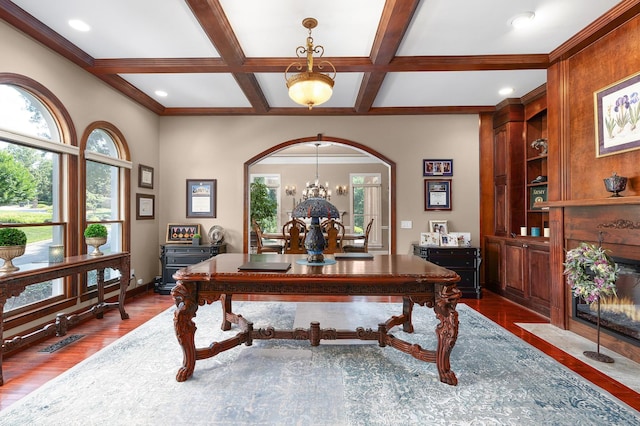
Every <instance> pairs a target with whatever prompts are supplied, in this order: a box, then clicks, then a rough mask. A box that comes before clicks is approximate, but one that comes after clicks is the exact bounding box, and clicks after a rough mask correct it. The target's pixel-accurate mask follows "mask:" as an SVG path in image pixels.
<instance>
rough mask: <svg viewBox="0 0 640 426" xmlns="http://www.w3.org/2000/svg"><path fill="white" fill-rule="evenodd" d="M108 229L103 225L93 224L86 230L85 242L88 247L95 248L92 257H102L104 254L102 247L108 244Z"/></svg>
mask: <svg viewBox="0 0 640 426" xmlns="http://www.w3.org/2000/svg"><path fill="white" fill-rule="evenodd" d="M107 235H108V233H107V227H106V226H104V225H102V224H101V223H92V224H91V225H89V226H87V228H86V229H85V230H84V240H85V241H86V243H87V245H89V246H92V247H93V252H91V253H90V255H91V256H102V255H103V254H104V253H102V252H101V251H100V248H99V247H100V246H101V245H103V244H105V243H106V242H107Z"/></svg>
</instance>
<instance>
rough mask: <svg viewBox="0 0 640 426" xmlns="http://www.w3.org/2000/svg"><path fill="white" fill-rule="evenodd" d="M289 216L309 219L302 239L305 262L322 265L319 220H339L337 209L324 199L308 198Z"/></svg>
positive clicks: (323, 243)
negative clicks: (309, 223) (307, 228)
mask: <svg viewBox="0 0 640 426" xmlns="http://www.w3.org/2000/svg"><path fill="white" fill-rule="evenodd" d="M291 216H293V217H294V218H305V217H310V218H311V226H310V227H309V230H308V231H307V236H306V237H305V239H304V248H305V249H307V262H309V263H318V264H322V263H324V256H323V254H322V251H323V250H324V247H325V239H324V235H323V233H322V229H321V228H320V218H327V219H339V218H340V212H338V209H337V208H336V207H335V206H334V205H333V204H331V203H330V202H328V201H327V200H325V199H324V198H308V199H306V200H304V201H303V202H301V203H300V204H298V205H297V206H296V208H295V209H293V212H292V213H291Z"/></svg>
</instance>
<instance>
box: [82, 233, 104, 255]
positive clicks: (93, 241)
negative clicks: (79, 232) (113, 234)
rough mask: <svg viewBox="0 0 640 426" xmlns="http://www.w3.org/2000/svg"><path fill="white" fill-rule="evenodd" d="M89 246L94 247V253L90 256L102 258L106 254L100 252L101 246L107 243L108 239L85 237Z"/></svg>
mask: <svg viewBox="0 0 640 426" xmlns="http://www.w3.org/2000/svg"><path fill="white" fill-rule="evenodd" d="M84 240H85V241H86V243H87V245H88V246H91V247H93V251H92V252H91V253H89V256H102V255H103V254H104V253H103V252H101V251H100V246H101V245H103V244H104V243H106V242H107V238H106V237H85V239H84Z"/></svg>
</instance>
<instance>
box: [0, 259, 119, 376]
mask: <svg viewBox="0 0 640 426" xmlns="http://www.w3.org/2000/svg"><path fill="white" fill-rule="evenodd" d="M129 262H130V259H129V253H114V254H106V255H104V256H89V255H82V256H72V257H67V258H64V259H63V261H62V262H61V263H47V264H41V265H42V266H39V265H40V264H33V265H31V267H30V266H29V265H27V266H20V268H21V269H20V270H19V271H16V272H12V273H5V274H0V312H2V311H3V310H4V304H5V302H6V301H7V299H9V298H10V297H14V296H19V295H20V293H22V292H23V291H24V289H25V288H26V287H27V286H28V285H31V284H37V283H40V282H44V281H48V280H53V279H56V278H62V277H66V276H70V275H74V274H81V273H85V272H88V271H93V270H95V271H97V278H98V283H97V285H98V301H97V302H96V304H95V305H93V306H91V307H90V308H89V309H87V310H86V311H84V312H82V313H80V314H73V315H69V316H67V315H66V314H64V313H59V314H58V315H57V317H56V320H55V323H51V324H47V325H46V326H44V327H43V328H42V329H40V330H37V331H34V332H32V333H30V334H27V335H25V336H17V337H14V338H13V339H10V340H3V342H2V350H1V351H0V386H1V385H2V384H4V379H3V377H2V355H3V354H4V353H5V352H8V351H10V350H15V349H18V348H20V347H22V346H25V345H28V344H30V343H32V342H34V341H36V340H39V339H41V338H42V337H46V336H53V335H56V336H64V335H65V334H66V333H67V330H68V329H69V328H71V327H73V326H75V325H76V324H78V323H79V322H81V321H83V320H84V319H86V318H88V317H91V316H95V317H96V318H102V317H103V314H104V312H105V311H106V310H108V309H112V308H118V309H119V311H120V318H122V319H123V320H124V319H128V318H129V314H127V313H126V312H125V310H124V299H125V296H126V292H127V286H128V284H129ZM106 268H112V269H116V270H118V271H120V295H119V296H118V301H117V302H110V303H107V302H105V301H104V270H105V269H106ZM3 329H4V324H3V321H0V336H2V332H3Z"/></svg>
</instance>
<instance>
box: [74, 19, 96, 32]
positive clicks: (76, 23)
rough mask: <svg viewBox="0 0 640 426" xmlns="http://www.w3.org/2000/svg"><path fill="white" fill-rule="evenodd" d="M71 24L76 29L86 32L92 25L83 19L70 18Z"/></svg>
mask: <svg viewBox="0 0 640 426" xmlns="http://www.w3.org/2000/svg"><path fill="white" fill-rule="evenodd" d="M69 26H70V27H71V28H73V29H74V30H77V31H82V32H86V31H89V30H90V29H91V27H90V26H89V25H88V24H87V23H86V22H84V21H81V20H80V19H70V20H69Z"/></svg>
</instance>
